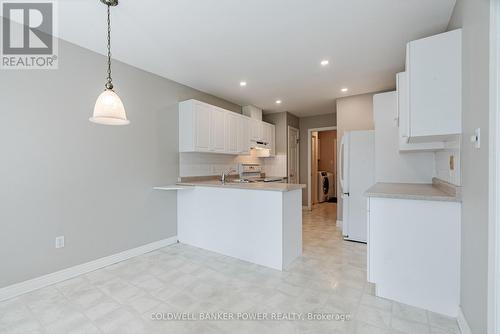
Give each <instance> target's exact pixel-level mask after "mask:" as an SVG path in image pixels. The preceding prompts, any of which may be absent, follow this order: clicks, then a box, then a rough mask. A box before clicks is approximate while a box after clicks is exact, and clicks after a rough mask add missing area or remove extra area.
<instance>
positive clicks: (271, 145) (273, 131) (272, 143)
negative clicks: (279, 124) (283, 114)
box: [269, 124, 276, 156]
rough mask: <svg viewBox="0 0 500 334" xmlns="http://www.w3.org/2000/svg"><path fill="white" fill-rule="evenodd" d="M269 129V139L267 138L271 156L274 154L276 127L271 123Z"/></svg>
mask: <svg viewBox="0 0 500 334" xmlns="http://www.w3.org/2000/svg"><path fill="white" fill-rule="evenodd" d="M269 131H270V132H271V133H270V140H269V150H270V154H271V156H275V155H276V127H275V126H274V125H273V124H271V126H270V127H269Z"/></svg>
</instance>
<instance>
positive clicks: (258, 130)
mask: <svg viewBox="0 0 500 334" xmlns="http://www.w3.org/2000/svg"><path fill="white" fill-rule="evenodd" d="M250 122H251V127H250V129H251V133H250V138H251V139H252V140H254V141H260V140H262V122H261V121H259V120H256V119H250Z"/></svg>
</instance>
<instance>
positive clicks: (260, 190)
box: [156, 180, 305, 270]
mask: <svg viewBox="0 0 500 334" xmlns="http://www.w3.org/2000/svg"><path fill="white" fill-rule="evenodd" d="M304 187H305V185H301V184H287V183H273V182H270V183H264V182H258V183H238V182H227V183H224V184H223V183H221V182H220V181H218V180H209V181H196V182H181V183H178V184H177V185H176V186H174V187H157V188H156V189H159V190H169V189H171V188H174V189H175V190H178V191H177V237H178V240H179V242H181V243H184V244H187V245H191V246H195V247H199V248H203V249H206V250H209V251H213V252H217V253H220V254H224V255H228V256H232V257H235V258H238V259H241V260H245V261H249V262H252V263H256V264H259V265H262V266H266V267H270V268H274V269H278V270H284V269H286V268H287V267H288V266H289V265H290V263H292V262H293V260H295V259H296V258H297V257H299V256H301V255H302V188H304ZM194 207H195V208H196V209H195V210H194V209H193V208H194Z"/></svg>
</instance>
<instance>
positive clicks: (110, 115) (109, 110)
mask: <svg viewBox="0 0 500 334" xmlns="http://www.w3.org/2000/svg"><path fill="white" fill-rule="evenodd" d="M101 2H102V3H103V4H105V5H106V6H107V7H108V78H107V81H106V84H105V85H104V87H105V88H106V89H105V90H104V92H102V94H101V95H99V97H98V98H97V101H96V103H95V107H94V115H93V116H92V117H91V118H90V119H89V120H90V121H91V122H94V123H98V124H105V125H127V124H129V123H130V121H129V120H128V119H127V115H126V114H125V108H124V107H123V103H122V100H121V99H120V97H119V96H118V95H117V94H116V93H115V91H114V90H113V82H112V79H111V18H110V7H111V6H113V7H114V6H117V5H118V0H101Z"/></svg>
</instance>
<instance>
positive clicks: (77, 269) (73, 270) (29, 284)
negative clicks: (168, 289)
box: [0, 236, 177, 301]
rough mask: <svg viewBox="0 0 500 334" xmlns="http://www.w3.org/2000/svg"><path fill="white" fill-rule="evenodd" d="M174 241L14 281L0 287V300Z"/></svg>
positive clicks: (146, 246)
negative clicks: (19, 281) (17, 281)
mask: <svg viewBox="0 0 500 334" xmlns="http://www.w3.org/2000/svg"><path fill="white" fill-rule="evenodd" d="M176 242H177V236H173V237H171V238H168V239H163V240H159V241H155V242H152V243H150V244H147V245H143V246H140V247H137V248H132V249H129V250H126V251H123V252H120V253H117V254H113V255H109V256H106V257H103V258H100V259H97V260H94V261H90V262H86V263H82V264H79V265H76V266H73V267H70V268H66V269H63V270H59V271H56V272H53V273H50V274H47V275H43V276H40V277H37V278H33V279H30V280H27V281H24V282H21V283H16V284H13V285H9V286H6V287H5V288H1V289H0V301H2V300H6V299H10V298H13V297H16V296H19V295H22V294H24V293H28V292H31V291H34V290H37V289H40V288H43V287H46V286H49V285H52V284H55V283H59V282H62V281H65V280H67V279H70V278H73V277H76V276H79V275H83V274H86V273H89V272H91V271H94V270H97V269H100V268H103V267H107V266H109V265H112V264H115V263H118V262H121V261H124V260H127V259H130V258H132V257H136V256H139V255H142V254H145V253H149V252H152V251H154V250H157V249H159V248H163V247H166V246H169V245H172V244H174V243H176Z"/></svg>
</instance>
